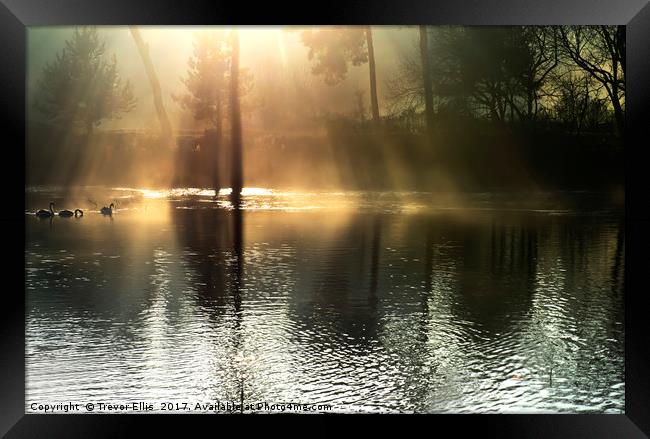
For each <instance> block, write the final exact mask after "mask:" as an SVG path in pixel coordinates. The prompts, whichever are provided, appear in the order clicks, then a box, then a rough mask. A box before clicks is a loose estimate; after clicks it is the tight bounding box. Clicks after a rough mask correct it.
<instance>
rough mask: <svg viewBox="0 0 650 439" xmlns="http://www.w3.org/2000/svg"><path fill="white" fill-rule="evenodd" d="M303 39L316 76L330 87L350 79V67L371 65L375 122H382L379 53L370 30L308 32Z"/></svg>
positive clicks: (329, 28)
mask: <svg viewBox="0 0 650 439" xmlns="http://www.w3.org/2000/svg"><path fill="white" fill-rule="evenodd" d="M301 39H302V42H303V44H304V45H305V46H307V47H308V48H309V54H308V55H307V56H308V58H309V60H310V61H312V62H313V63H314V65H313V67H312V73H313V74H314V75H317V76H322V77H323V79H324V81H325V83H326V84H328V85H336V84H338V83H340V82H341V81H343V80H344V79H345V78H346V77H347V73H348V66H349V65H353V66H360V65H362V64H364V63H366V62H367V63H368V68H369V73H370V100H371V108H372V118H373V120H374V121H375V122H376V121H378V120H379V103H378V99H377V77H376V72H375V53H374V47H373V39H372V30H371V28H370V26H366V27H352V28H347V27H340V26H332V27H326V28H321V29H317V30H316V29H308V30H305V31H303V32H302V34H301Z"/></svg>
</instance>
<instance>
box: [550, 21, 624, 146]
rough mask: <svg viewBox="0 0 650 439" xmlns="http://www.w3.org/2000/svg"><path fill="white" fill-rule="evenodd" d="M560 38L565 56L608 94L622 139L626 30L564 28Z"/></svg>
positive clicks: (617, 27)
mask: <svg viewBox="0 0 650 439" xmlns="http://www.w3.org/2000/svg"><path fill="white" fill-rule="evenodd" d="M560 36H561V41H562V44H561V48H562V50H563V52H564V53H565V55H566V56H568V57H569V58H570V59H571V60H572V61H573V62H574V63H575V64H576V65H577V66H578V67H579V68H580V69H582V70H584V71H585V72H587V73H588V74H589V75H590V76H591V77H592V78H594V79H595V80H596V81H598V82H599V83H600V84H602V86H603V87H604V88H605V90H606V91H607V96H608V97H609V99H610V101H611V103H612V107H613V108H614V115H615V117H616V124H617V127H618V130H619V133H620V134H621V135H622V134H623V132H624V127H625V28H624V27H623V26H563V27H560Z"/></svg>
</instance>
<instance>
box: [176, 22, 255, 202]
mask: <svg viewBox="0 0 650 439" xmlns="http://www.w3.org/2000/svg"><path fill="white" fill-rule="evenodd" d="M232 51H233V50H232V39H231V38H228V35H227V34H226V32H225V31H222V30H216V31H201V32H196V33H195V35H194V51H193V56H192V57H191V58H190V59H189V60H188V67H189V69H188V72H187V76H186V77H185V78H182V79H181V81H182V82H183V84H185V87H186V89H187V92H186V93H185V94H181V95H173V96H172V97H173V98H174V100H176V101H177V102H179V103H180V105H181V107H182V108H184V109H186V110H190V111H191V112H192V114H193V115H194V119H196V120H206V121H208V122H209V123H210V124H211V125H212V127H214V129H215V130H216V142H215V144H214V145H213V173H214V178H213V179H214V189H215V191H218V190H219V187H218V186H219V183H218V176H217V169H218V167H217V161H218V150H219V148H220V145H221V144H222V143H223V122H224V120H225V119H226V117H227V116H228V111H227V110H228V106H229V105H230V104H231V102H232V101H230V100H229V94H230V82H231V77H232V69H231V57H232ZM237 72H238V73H239V74H238V85H237V89H238V95H239V96H240V97H241V96H244V95H246V94H247V93H248V92H249V91H250V90H251V88H252V84H253V75H252V74H251V73H250V72H249V71H248V69H239V68H238V70H237Z"/></svg>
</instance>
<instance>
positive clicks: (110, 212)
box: [100, 203, 115, 215]
mask: <svg viewBox="0 0 650 439" xmlns="http://www.w3.org/2000/svg"><path fill="white" fill-rule="evenodd" d="M113 206H115V204H113V203H111V205H110V206H109V207H106V206H104V207H102V210H100V212H101V213H102V215H113Z"/></svg>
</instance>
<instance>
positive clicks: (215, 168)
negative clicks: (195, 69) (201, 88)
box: [212, 95, 223, 197]
mask: <svg viewBox="0 0 650 439" xmlns="http://www.w3.org/2000/svg"><path fill="white" fill-rule="evenodd" d="M216 105H217V111H216V119H217V120H216V124H215V125H216V131H217V132H216V135H215V139H214V145H212V148H213V154H212V187H213V188H214V196H215V197H216V196H218V195H219V190H220V189H221V182H220V179H219V174H220V172H219V166H220V163H219V162H220V158H221V157H220V156H221V154H220V152H221V144H222V142H223V140H222V139H223V134H222V131H223V123H222V117H221V96H220V95H217V102H216Z"/></svg>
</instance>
